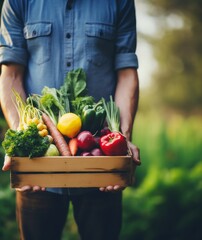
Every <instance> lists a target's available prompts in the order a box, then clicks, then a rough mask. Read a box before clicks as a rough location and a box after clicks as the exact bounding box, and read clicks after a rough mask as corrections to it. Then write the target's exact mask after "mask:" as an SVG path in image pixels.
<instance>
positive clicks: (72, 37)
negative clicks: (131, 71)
mask: <svg viewBox="0 0 202 240" xmlns="http://www.w3.org/2000/svg"><path fill="white" fill-rule="evenodd" d="M135 51H136V17H135V6H134V1H133V0H100V1H99V0H74V1H71V0H69V1H67V0H39V1H36V0H4V6H3V9H2V18H1V32H0V63H1V64H2V63H8V62H12V63H18V64H22V65H24V66H25V67H26V74H25V81H24V82H25V90H26V93H27V94H31V93H38V94H40V93H41V90H42V88H43V87H44V86H45V85H46V86H49V87H55V88H59V87H60V86H61V85H62V84H63V81H64V78H65V76H66V74H67V73H68V72H69V71H70V70H73V69H77V68H83V69H84V70H85V72H86V75H87V89H88V94H89V95H92V96H93V97H94V98H95V100H96V101H98V100H99V99H100V98H101V97H104V98H106V99H108V97H109V95H114V92H115V88H116V72H117V70H119V69H122V68H128V67H133V68H138V60H137V56H136V54H135ZM58 191H59V190H58Z"/></svg>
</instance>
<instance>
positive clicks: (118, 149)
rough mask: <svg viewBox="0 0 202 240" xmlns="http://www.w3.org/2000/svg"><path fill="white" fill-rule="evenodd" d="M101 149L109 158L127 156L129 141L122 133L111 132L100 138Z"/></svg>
mask: <svg viewBox="0 0 202 240" xmlns="http://www.w3.org/2000/svg"><path fill="white" fill-rule="evenodd" d="M100 148H101V149H102V151H103V153H104V154H105V155H107V156H125V155H126V154H127V150H128V146H127V140H126V138H125V137H124V136H123V134H121V133H120V132H111V133H109V134H107V135H105V136H103V137H101V138H100Z"/></svg>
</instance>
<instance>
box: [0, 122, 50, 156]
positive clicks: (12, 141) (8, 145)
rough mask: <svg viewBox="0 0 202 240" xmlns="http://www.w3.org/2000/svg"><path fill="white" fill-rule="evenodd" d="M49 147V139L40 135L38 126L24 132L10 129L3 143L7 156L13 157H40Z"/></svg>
mask: <svg viewBox="0 0 202 240" xmlns="http://www.w3.org/2000/svg"><path fill="white" fill-rule="evenodd" d="M49 145H50V141H49V139H48V137H41V136H40V135H39V133H38V129H37V126H36V124H31V125H29V126H28V128H27V129H26V130H23V131H22V130H21V131H15V130H12V129H9V130H8V131H7V132H6V134H5V138H4V141H3V142H2V146H3V148H4V150H5V152H6V154H7V155H8V156H11V157H12V156H16V157H30V158H32V157H40V156H43V155H44V154H45V153H46V151H47V149H48V147H49Z"/></svg>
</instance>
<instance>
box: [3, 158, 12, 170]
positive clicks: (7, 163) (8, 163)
mask: <svg viewBox="0 0 202 240" xmlns="http://www.w3.org/2000/svg"><path fill="white" fill-rule="evenodd" d="M10 167H11V157H9V156H8V155H5V157H4V165H3V167H2V170H3V171H8V170H9V169H10Z"/></svg>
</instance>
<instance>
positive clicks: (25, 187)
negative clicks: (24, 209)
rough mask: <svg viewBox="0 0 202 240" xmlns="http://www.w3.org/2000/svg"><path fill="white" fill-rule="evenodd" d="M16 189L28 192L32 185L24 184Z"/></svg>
mask: <svg viewBox="0 0 202 240" xmlns="http://www.w3.org/2000/svg"><path fill="white" fill-rule="evenodd" d="M15 190H16V191H19V192H26V191H31V190H32V187H31V186H23V187H21V188H16V189H15Z"/></svg>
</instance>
